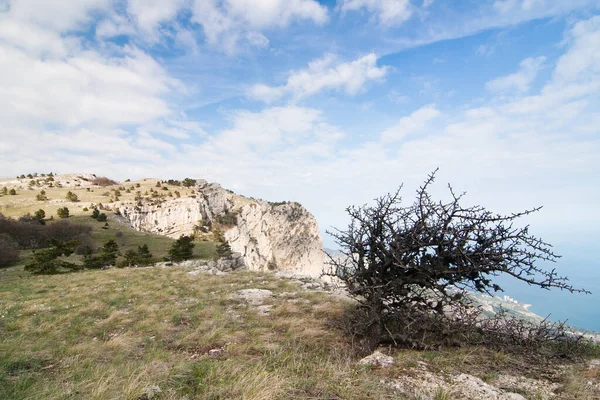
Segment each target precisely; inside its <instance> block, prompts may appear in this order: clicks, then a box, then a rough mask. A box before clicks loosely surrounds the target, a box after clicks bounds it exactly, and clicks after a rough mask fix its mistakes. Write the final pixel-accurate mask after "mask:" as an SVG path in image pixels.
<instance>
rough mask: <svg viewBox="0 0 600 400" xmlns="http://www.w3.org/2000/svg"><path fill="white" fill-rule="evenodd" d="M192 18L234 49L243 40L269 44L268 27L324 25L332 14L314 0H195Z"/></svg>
mask: <svg viewBox="0 0 600 400" xmlns="http://www.w3.org/2000/svg"><path fill="white" fill-rule="evenodd" d="M192 20H193V21H194V22H196V23H198V24H200V25H201V26H202V29H203V31H204V34H205V36H206V40H207V42H208V43H209V44H211V45H215V46H220V47H221V48H222V49H223V50H224V51H225V52H226V53H233V52H235V51H237V49H238V47H239V44H240V42H245V43H247V44H250V45H253V46H257V47H265V46H266V45H267V44H268V39H267V38H266V37H265V36H264V35H263V34H262V33H261V31H263V30H265V29H273V28H285V27H287V26H289V25H290V24H291V23H292V22H294V21H311V22H313V23H316V24H318V25H322V24H325V23H326V22H327V21H328V15H327V7H325V6H322V5H321V4H319V3H318V2H316V1H314V0H262V1H251V0H195V2H194V6H193V18H192Z"/></svg>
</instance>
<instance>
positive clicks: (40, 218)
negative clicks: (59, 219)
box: [33, 208, 46, 225]
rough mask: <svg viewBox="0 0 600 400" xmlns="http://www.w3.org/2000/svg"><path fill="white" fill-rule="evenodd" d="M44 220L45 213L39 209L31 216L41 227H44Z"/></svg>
mask: <svg viewBox="0 0 600 400" xmlns="http://www.w3.org/2000/svg"><path fill="white" fill-rule="evenodd" d="M44 218H46V211H44V210H42V209H41V208H40V209H39V210H37V211H36V212H35V213H34V214H33V219H35V220H36V221H38V222H39V223H40V224H42V225H46V220H45V219H44Z"/></svg>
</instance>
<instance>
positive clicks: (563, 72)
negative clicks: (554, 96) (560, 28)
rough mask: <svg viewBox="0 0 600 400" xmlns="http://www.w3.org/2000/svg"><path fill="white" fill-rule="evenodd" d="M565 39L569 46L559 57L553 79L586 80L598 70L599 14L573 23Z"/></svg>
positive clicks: (599, 55) (599, 48)
mask: <svg viewBox="0 0 600 400" xmlns="http://www.w3.org/2000/svg"><path fill="white" fill-rule="evenodd" d="M567 40H568V41H569V42H570V43H571V46H570V48H569V50H568V51H567V53H566V54H565V55H563V56H562V57H561V58H560V60H559V62H558V65H557V67H556V70H555V72H554V79H555V80H556V81H560V82H564V81H578V82H586V81H587V80H589V79H590V78H592V77H594V76H595V75H596V74H598V73H599V72H600V16H596V17H593V18H590V19H588V20H586V21H580V22H578V23H577V24H575V26H574V27H573V29H571V31H570V32H569V37H568V38H567Z"/></svg>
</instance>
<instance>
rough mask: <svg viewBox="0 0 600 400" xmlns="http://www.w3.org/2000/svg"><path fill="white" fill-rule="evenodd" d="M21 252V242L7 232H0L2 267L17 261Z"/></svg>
mask: <svg viewBox="0 0 600 400" xmlns="http://www.w3.org/2000/svg"><path fill="white" fill-rule="evenodd" d="M20 253H21V251H20V250H19V244H18V243H17V242H15V241H14V240H13V239H12V238H11V237H10V236H8V235H7V234H6V233H0V267H4V266H7V265H10V264H12V263H14V262H15V261H17V260H18V259H19V254H20Z"/></svg>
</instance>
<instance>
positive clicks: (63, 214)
mask: <svg viewBox="0 0 600 400" xmlns="http://www.w3.org/2000/svg"><path fill="white" fill-rule="evenodd" d="M56 215H58V216H59V218H69V209H68V208H67V207H61V208H59V209H58V210H56Z"/></svg>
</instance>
